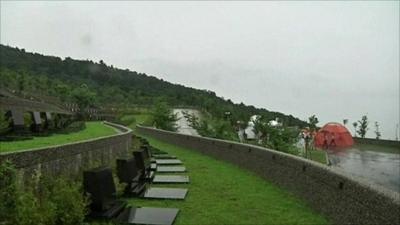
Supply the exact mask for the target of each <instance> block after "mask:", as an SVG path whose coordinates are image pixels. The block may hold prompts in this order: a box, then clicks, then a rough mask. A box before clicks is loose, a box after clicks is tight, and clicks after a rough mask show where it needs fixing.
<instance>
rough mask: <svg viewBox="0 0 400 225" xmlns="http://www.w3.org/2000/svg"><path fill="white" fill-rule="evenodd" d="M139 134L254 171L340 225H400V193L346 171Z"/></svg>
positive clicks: (225, 144) (157, 133)
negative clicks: (352, 175)
mask: <svg viewBox="0 0 400 225" xmlns="http://www.w3.org/2000/svg"><path fill="white" fill-rule="evenodd" d="M138 131H139V133H141V134H143V135H149V136H152V137H155V138H158V139H160V140H163V141H166V142H169V143H171V144H175V145H178V146H183V147H188V148H191V149H193V150H195V151H198V152H201V153H203V154H206V155H209V156H212V157H214V158H216V159H220V160H223V161H227V162H230V163H233V164H235V165H238V166H239V167H241V168H244V169H247V170H250V171H253V172H255V173H256V174H258V175H259V176H261V177H263V178H264V179H266V180H268V181H271V182H273V183H275V184H277V185H278V186H281V187H283V188H285V189H286V190H288V191H290V192H292V193H294V194H295V195H297V196H299V197H300V198H302V199H303V200H304V201H306V202H307V203H308V204H309V205H310V206H311V207H312V208H313V209H314V210H316V211H318V212H321V213H322V214H323V215H325V216H327V218H329V219H330V220H331V221H332V222H333V223H335V224H371V225H377V224H391V225H393V224H400V198H399V193H396V192H393V191H391V190H388V189H386V188H384V187H381V186H376V185H374V184H370V183H368V181H366V180H361V179H360V178H356V177H351V176H350V175H348V174H346V173H344V172H343V171H341V170H337V169H333V168H330V167H328V166H325V165H322V164H319V163H316V162H312V161H310V160H306V159H303V158H300V157H296V156H293V155H289V154H285V153H282V152H278V151H275V150H271V149H266V148H262V147H258V146H254V145H247V144H241V143H237V142H230V141H224V140H218V139H212V138H204V137H195V136H189V135H183V134H178V133H175V132H169V131H162V130H157V129H154V128H149V127H142V126H138ZM255 204H257V203H255Z"/></svg>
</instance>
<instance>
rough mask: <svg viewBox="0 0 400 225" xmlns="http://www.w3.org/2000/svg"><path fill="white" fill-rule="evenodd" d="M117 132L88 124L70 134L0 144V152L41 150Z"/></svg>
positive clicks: (92, 123) (100, 124)
mask: <svg viewBox="0 0 400 225" xmlns="http://www.w3.org/2000/svg"><path fill="white" fill-rule="evenodd" d="M115 133H116V131H115V130H114V129H113V128H111V127H109V126H107V125H104V124H103V123H102V122H86V128H85V129H84V130H81V131H78V132H74V133H69V134H53V135H51V136H48V137H35V138H33V139H31V140H24V141H13V142H0V152H12V151H18V150H24V149H31V148H39V147H45V146H52V145H60V144H66V143H70V142H77V141H82V140H87V139H91V138H97V137H102V136H107V135H112V134H115Z"/></svg>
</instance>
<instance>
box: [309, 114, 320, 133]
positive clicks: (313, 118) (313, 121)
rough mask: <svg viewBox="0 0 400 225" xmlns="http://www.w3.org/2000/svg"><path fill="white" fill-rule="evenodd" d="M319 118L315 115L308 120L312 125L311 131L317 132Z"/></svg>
mask: <svg viewBox="0 0 400 225" xmlns="http://www.w3.org/2000/svg"><path fill="white" fill-rule="evenodd" d="M318 122H319V121H318V118H317V117H316V116H315V115H312V116H310V117H309V118H308V123H309V124H310V129H311V130H315V129H316V128H317V123H318Z"/></svg>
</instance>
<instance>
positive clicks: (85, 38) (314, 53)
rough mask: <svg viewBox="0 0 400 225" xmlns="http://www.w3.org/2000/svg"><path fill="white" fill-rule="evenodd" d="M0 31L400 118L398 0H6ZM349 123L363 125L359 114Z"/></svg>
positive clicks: (16, 41) (45, 49)
mask: <svg viewBox="0 0 400 225" xmlns="http://www.w3.org/2000/svg"><path fill="white" fill-rule="evenodd" d="M0 31H1V33H0V34H1V35H0V43H2V44H5V45H10V46H15V47H18V48H24V49H26V50H27V51H33V52H38V53H41V54H46V55H55V56H59V57H63V58H64V57H71V58H75V59H90V60H93V61H97V62H98V61H99V60H100V59H101V60H103V61H104V62H106V63H107V64H108V65H111V64H112V65H114V66H116V67H118V68H121V69H124V68H129V69H130V70H134V71H138V72H143V73H146V74H148V75H152V76H156V77H158V78H161V79H164V80H167V81H169V82H172V83H179V84H183V85H185V86H189V87H194V88H199V89H207V90H211V91H214V92H216V93H217V95H219V96H222V97H224V98H225V99H231V100H232V101H233V102H235V103H240V102H243V103H245V104H247V105H254V106H256V107H262V108H266V109H268V110H271V111H279V112H282V113H285V114H292V115H293V116H295V117H298V118H300V119H303V120H307V119H308V117H309V116H311V115H313V114H315V115H317V117H318V118H319V119H320V123H319V124H318V125H320V126H322V125H323V124H324V123H326V122H330V121H335V122H342V120H343V119H349V123H350V124H351V122H354V121H356V120H359V119H361V116H362V115H364V114H366V115H368V117H369V119H370V130H369V132H368V136H369V137H374V133H373V131H374V127H373V123H374V122H375V121H378V122H379V123H380V125H381V132H382V136H383V137H384V138H388V139H394V138H395V131H396V124H398V123H399V113H400V112H399V111H400V106H399V82H400V81H399V2H395V1H393V2H271V1H269V2H236V1H235V2H158V1H156V2H1V30H0ZM349 128H350V131H351V132H353V129H352V127H351V125H350V126H349Z"/></svg>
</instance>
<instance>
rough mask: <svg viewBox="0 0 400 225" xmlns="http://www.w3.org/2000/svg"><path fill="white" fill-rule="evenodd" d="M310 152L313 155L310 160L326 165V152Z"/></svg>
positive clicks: (313, 150)
mask: <svg viewBox="0 0 400 225" xmlns="http://www.w3.org/2000/svg"><path fill="white" fill-rule="evenodd" d="M309 152H310V153H311V157H310V158H309V159H310V160H312V161H315V162H319V163H322V164H326V153H325V151H324V150H317V149H312V150H309Z"/></svg>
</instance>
